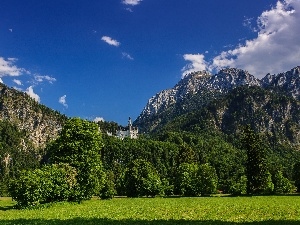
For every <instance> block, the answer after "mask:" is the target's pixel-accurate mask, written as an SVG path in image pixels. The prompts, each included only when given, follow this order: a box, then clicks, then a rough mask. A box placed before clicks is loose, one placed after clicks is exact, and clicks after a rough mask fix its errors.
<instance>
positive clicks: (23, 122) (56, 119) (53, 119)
mask: <svg viewBox="0 0 300 225" xmlns="http://www.w3.org/2000/svg"><path fill="white" fill-rule="evenodd" d="M66 119H67V117H66V116H64V115H62V114H60V113H59V112H57V111H54V110H52V109H50V108H48V107H46V106H44V105H41V104H39V103H38V102H36V101H35V100H34V99H32V98H31V97H30V96H28V95H27V94H26V93H23V92H20V91H17V90H15V89H12V88H8V87H7V86H5V85H4V84H1V83H0V120H3V121H4V120H7V121H9V122H11V123H12V124H15V125H16V126H17V127H18V129H19V130H21V131H25V133H26V136H27V137H28V139H29V140H30V141H31V142H32V143H33V145H34V146H35V147H36V148H39V147H43V146H45V144H46V142H47V141H49V140H52V139H54V138H55V137H56V136H57V134H58V131H59V130H60V129H61V127H62V124H63V123H64V122H65V120H66Z"/></svg>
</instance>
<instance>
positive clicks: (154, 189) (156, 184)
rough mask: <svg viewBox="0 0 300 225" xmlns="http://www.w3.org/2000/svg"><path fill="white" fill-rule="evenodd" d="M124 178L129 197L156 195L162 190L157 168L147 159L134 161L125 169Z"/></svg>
mask: <svg viewBox="0 0 300 225" xmlns="http://www.w3.org/2000/svg"><path fill="white" fill-rule="evenodd" d="M124 179H125V187H126V193H127V196H128V197H139V196H151V197H154V196H156V195H159V194H161V192H162V183H161V180H160V177H159V175H158V173H157V171H156V169H155V168H154V167H153V165H152V164H151V163H149V162H147V161H145V160H142V159H137V160H134V161H132V163H130V164H129V166H128V169H127V170H126V171H125V177H124Z"/></svg>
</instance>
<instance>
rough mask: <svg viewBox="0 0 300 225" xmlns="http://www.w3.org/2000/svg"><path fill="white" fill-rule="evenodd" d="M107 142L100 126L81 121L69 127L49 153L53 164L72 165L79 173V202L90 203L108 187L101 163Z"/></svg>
mask: <svg viewBox="0 0 300 225" xmlns="http://www.w3.org/2000/svg"><path fill="white" fill-rule="evenodd" d="M102 147H103V141H102V138H101V134H100V132H99V128H98V126H97V124H95V123H93V122H89V121H85V120H81V119H79V118H72V119H70V120H68V121H67V122H66V123H65V126H64V127H63V129H62V131H61V133H60V136H59V137H58V138H57V139H56V140H55V141H54V142H52V143H51V144H50V145H49V146H48V148H47V151H48V153H49V154H50V161H51V162H53V163H59V162H62V163H68V164H70V165H71V166H72V167H74V168H76V170H77V177H76V179H77V184H78V192H77V194H78V195H77V196H76V199H77V200H78V201H80V200H84V199H90V198H91V197H92V195H93V194H95V193H99V191H100V190H101V189H102V187H103V184H104V177H105V175H104V172H103V168H102V164H101V159H100V150H101V148H102Z"/></svg>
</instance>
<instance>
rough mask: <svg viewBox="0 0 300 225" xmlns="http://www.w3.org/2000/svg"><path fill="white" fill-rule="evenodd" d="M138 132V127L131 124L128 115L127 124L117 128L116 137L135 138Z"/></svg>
mask: <svg viewBox="0 0 300 225" xmlns="http://www.w3.org/2000/svg"><path fill="white" fill-rule="evenodd" d="M138 133H139V129H138V127H134V126H132V122H131V118H130V117H129V120H128V126H127V127H125V128H122V129H121V128H120V129H119V130H117V132H116V137H118V138H120V139H122V140H123V139H124V138H126V137H128V138H131V139H137V138H138Z"/></svg>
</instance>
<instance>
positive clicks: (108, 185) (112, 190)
mask: <svg viewBox="0 0 300 225" xmlns="http://www.w3.org/2000/svg"><path fill="white" fill-rule="evenodd" d="M116 194H117V191H116V187H115V183H114V174H113V172H111V171H110V172H108V173H107V174H106V179H105V183H104V187H103V188H102V190H101V191H100V192H99V197H100V198H101V199H112V198H113V197H114V196H115V195H116Z"/></svg>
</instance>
